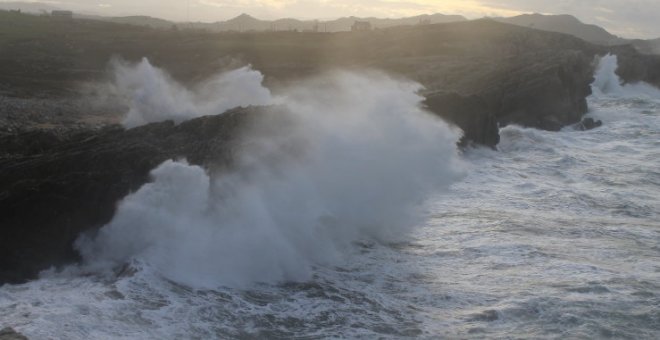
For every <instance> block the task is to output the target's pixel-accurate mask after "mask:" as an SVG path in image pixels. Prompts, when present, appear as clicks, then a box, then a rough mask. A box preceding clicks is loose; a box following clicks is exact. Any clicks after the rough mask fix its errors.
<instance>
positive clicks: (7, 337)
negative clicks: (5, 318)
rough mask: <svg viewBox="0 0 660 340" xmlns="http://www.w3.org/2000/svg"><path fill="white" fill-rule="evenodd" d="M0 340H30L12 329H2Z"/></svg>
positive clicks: (0, 330)
mask: <svg viewBox="0 0 660 340" xmlns="http://www.w3.org/2000/svg"><path fill="white" fill-rule="evenodd" d="M0 340H28V338H27V337H26V336H25V335H23V334H21V333H18V332H16V331H15V330H14V329H13V328H11V327H5V328H3V329H0Z"/></svg>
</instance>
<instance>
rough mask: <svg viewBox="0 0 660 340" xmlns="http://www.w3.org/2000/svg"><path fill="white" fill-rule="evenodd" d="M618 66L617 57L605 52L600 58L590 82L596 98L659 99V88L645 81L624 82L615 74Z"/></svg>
mask: <svg viewBox="0 0 660 340" xmlns="http://www.w3.org/2000/svg"><path fill="white" fill-rule="evenodd" d="M618 68H619V63H618V57H617V56H616V55H613V54H607V55H605V56H603V57H601V58H600V60H599V62H598V67H597V68H596V72H595V74H594V82H593V83H592V84H591V89H592V92H593V96H595V97H596V98H601V97H609V98H649V99H656V100H660V89H658V88H656V87H654V86H653V85H650V84H648V83H645V82H637V83H629V84H624V82H623V81H622V80H621V78H620V77H619V76H618V75H617V74H616V71H617V69H618Z"/></svg>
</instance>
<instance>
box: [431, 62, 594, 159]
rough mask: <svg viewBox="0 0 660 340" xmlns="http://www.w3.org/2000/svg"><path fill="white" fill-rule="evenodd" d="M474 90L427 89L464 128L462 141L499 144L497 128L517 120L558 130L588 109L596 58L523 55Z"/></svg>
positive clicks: (435, 104) (438, 108) (435, 105)
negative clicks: (593, 60) (470, 92)
mask: <svg viewBox="0 0 660 340" xmlns="http://www.w3.org/2000/svg"><path fill="white" fill-rule="evenodd" d="M512 65H518V66H517V67H504V68H502V69H501V70H500V71H499V72H498V73H497V74H495V75H494V76H493V77H492V78H491V79H489V83H487V84H486V85H487V86H484V87H483V88H482V89H481V90H479V91H478V92H476V93H475V94H470V95H461V94H458V93H445V92H435V93H428V94H426V96H427V100H426V105H427V107H428V108H429V109H430V110H432V111H433V112H435V113H437V114H438V115H440V116H441V117H443V118H445V119H446V120H448V121H449V122H453V123H454V124H456V125H458V126H459V127H460V128H461V129H462V130H463V131H464V133H465V135H464V137H463V141H462V144H468V143H469V142H473V143H476V144H481V145H486V146H490V147H495V146H496V145H497V143H499V132H498V131H499V127H501V126H506V125H508V124H519V125H523V126H528V127H534V128H538V129H544V130H552V131H557V130H559V129H561V128H562V127H564V126H567V125H571V124H575V123H577V122H579V121H580V120H581V118H582V115H584V114H585V113H586V112H587V110H588V108H587V101H586V97H587V96H589V95H590V94H591V87H590V86H589V84H591V82H592V81H593V70H594V67H593V62H592V58H591V57H590V56H587V55H585V54H584V53H581V52H577V51H565V52H563V53H556V54H554V55H547V56H545V57H544V56H542V57H541V58H539V57H538V56H521V57H520V58H519V60H516V61H515V62H512Z"/></svg>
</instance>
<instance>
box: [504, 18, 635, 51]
mask: <svg viewBox="0 0 660 340" xmlns="http://www.w3.org/2000/svg"><path fill="white" fill-rule="evenodd" d="M494 19H495V20H497V21H500V22H504V23H508V24H513V25H518V26H525V27H530V28H535V29H539V30H543V31H551V32H559V33H565V34H570V35H572V36H575V37H578V38H580V39H582V40H585V41H588V42H591V43H594V44H599V45H618V44H624V43H627V42H628V41H627V40H625V39H622V38H619V37H617V36H616V35H613V34H611V33H609V32H608V31H606V30H605V29H604V28H602V27H600V26H596V25H590V24H585V23H583V22H581V21H580V20H578V19H577V18H576V17H574V16H571V15H542V14H523V15H519V16H515V17H510V18H494Z"/></svg>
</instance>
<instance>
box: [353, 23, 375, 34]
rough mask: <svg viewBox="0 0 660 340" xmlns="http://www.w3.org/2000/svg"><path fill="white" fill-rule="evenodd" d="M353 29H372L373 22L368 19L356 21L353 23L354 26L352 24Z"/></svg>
mask: <svg viewBox="0 0 660 340" xmlns="http://www.w3.org/2000/svg"><path fill="white" fill-rule="evenodd" d="M351 31H353V32H357V31H371V23H370V22H368V21H356V22H355V23H353V26H351Z"/></svg>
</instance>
